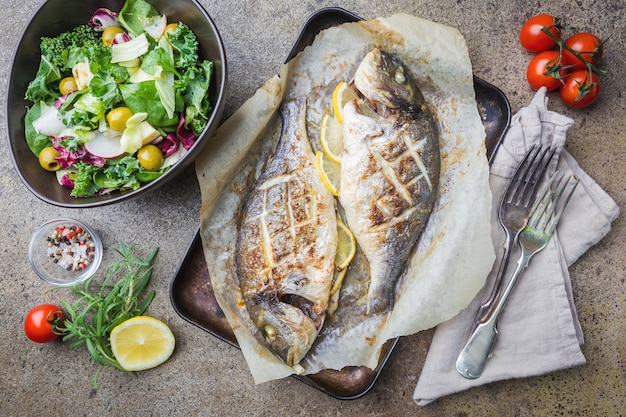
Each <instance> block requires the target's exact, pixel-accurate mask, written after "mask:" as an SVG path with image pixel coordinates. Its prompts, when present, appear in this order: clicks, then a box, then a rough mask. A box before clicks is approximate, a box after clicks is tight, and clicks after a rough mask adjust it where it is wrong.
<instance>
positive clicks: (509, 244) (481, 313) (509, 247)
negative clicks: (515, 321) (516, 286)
mask: <svg viewBox="0 0 626 417" xmlns="http://www.w3.org/2000/svg"><path fill="white" fill-rule="evenodd" d="M513 245H514V240H513V239H512V237H511V234H510V233H509V232H508V231H506V238H505V240H504V245H503V252H502V260H501V261H500V266H499V268H498V273H497V274H496V279H495V280H494V282H493V287H492V288H491V293H490V294H489V298H488V299H487V300H486V301H485V302H483V303H482V304H481V305H480V307H478V311H477V312H476V315H475V316H474V321H473V322H472V326H471V327H470V330H469V333H468V334H472V333H473V332H474V330H476V328H477V327H478V325H479V324H480V323H481V322H482V321H484V320H485V319H486V318H487V317H488V315H489V313H490V312H491V310H492V308H493V305H494V303H495V302H496V301H497V299H498V297H499V296H500V294H501V293H502V281H503V277H504V275H505V274H506V270H507V266H508V264H509V258H510V257H511V252H512V251H513Z"/></svg>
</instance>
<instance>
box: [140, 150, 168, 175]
mask: <svg viewBox="0 0 626 417" xmlns="http://www.w3.org/2000/svg"><path fill="white" fill-rule="evenodd" d="M137 159H138V160H139V165H141V166H142V167H143V169H145V170H146V171H158V170H159V169H160V168H161V167H162V166H163V161H164V160H165V158H163V152H161V150H160V149H159V148H158V147H157V146H155V145H151V144H148V145H144V146H142V147H141V148H140V149H139V150H138V151H137Z"/></svg>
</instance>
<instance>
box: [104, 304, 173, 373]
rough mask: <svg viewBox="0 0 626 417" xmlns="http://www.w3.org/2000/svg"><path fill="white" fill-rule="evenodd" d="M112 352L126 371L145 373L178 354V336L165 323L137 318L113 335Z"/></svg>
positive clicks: (124, 323) (116, 328) (143, 317)
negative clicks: (176, 347) (175, 352)
mask: <svg viewBox="0 0 626 417" xmlns="http://www.w3.org/2000/svg"><path fill="white" fill-rule="evenodd" d="M110 341H111V350H113V355H114V356H115V359H117V361H118V362H119V364H120V365H121V366H122V368H123V369H125V370H126V371H143V370H145V369H150V368H154V367H155V366H158V365H160V364H162V363H163V362H165V361H166V360H167V359H169V357H170V356H171V355H172V352H174V345H175V341H174V335H173V334H172V331H171V330H170V328H169V327H167V325H166V324H165V323H163V322H162V321H160V320H157V319H155V318H152V317H148V316H137V317H133V318H131V319H128V320H126V321H125V322H123V323H121V324H119V325H117V326H116V327H115V328H114V329H113V330H112V331H111V337H110Z"/></svg>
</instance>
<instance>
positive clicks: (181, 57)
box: [167, 22, 198, 68]
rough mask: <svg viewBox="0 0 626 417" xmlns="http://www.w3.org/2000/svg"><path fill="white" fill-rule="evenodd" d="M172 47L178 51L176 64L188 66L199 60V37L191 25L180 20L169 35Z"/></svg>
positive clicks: (182, 66)
mask: <svg viewBox="0 0 626 417" xmlns="http://www.w3.org/2000/svg"><path fill="white" fill-rule="evenodd" d="M167 39H168V40H169V42H170V44H171V45H172V47H173V48H174V49H175V50H176V51H177V52H178V53H177V54H176V55H175V60H176V66H177V67H180V68H186V67H190V66H193V65H195V63H196V62H197V61H198V39H197V38H196V35H195V34H194V33H193V32H192V31H191V29H190V28H189V26H187V25H186V24H184V23H182V22H180V23H178V26H177V28H176V30H175V31H174V32H173V33H170V34H168V35H167Z"/></svg>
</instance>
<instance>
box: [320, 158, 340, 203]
mask: <svg viewBox="0 0 626 417" xmlns="http://www.w3.org/2000/svg"><path fill="white" fill-rule="evenodd" d="M315 167H316V168H317V173H318V174H319V176H320V178H321V179H322V182H323V183H324V185H325V186H326V188H327V189H328V191H330V192H331V194H332V195H334V196H336V197H339V178H340V175H341V164H339V163H337V162H335V161H333V160H331V159H330V158H329V157H328V155H326V153H325V152H324V151H317V153H316V154H315Z"/></svg>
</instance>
